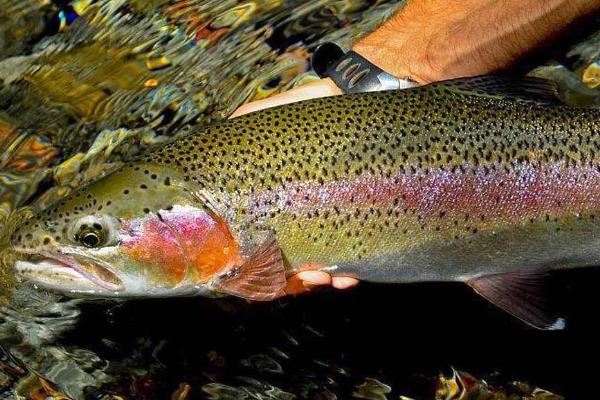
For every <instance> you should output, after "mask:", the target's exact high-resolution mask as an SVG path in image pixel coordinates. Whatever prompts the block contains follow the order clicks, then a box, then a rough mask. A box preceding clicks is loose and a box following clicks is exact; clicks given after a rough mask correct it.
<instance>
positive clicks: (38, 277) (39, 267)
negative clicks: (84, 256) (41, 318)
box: [14, 259, 107, 295]
mask: <svg viewBox="0 0 600 400" xmlns="http://www.w3.org/2000/svg"><path fill="white" fill-rule="evenodd" d="M14 270H15V272H16V274H17V276H18V277H19V278H22V279H24V280H27V281H29V282H30V283H32V284H33V285H34V286H38V287H41V288H43V289H48V290H52V291H59V292H63V293H69V294H73V295H98V294H100V293H102V294H103V295H106V291H107V290H106V288H103V287H102V286H99V285H97V284H96V283H94V282H93V281H91V280H89V279H87V278H86V277H85V276H84V275H83V274H81V273H80V272H78V271H77V270H75V269H73V268H71V267H69V266H67V265H65V264H62V263H60V262H58V261H54V260H50V259H44V260H41V261H38V262H31V261H17V262H16V263H15V265H14Z"/></svg>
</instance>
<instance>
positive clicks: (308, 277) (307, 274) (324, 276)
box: [296, 271, 331, 288]
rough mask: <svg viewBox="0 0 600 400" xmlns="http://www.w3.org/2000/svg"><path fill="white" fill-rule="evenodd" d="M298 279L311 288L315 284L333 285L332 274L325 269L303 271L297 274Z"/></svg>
mask: <svg viewBox="0 0 600 400" xmlns="http://www.w3.org/2000/svg"><path fill="white" fill-rule="evenodd" d="M296 275H297V276H298V279H300V280H302V283H303V284H304V286H306V287H308V288H310V287H314V286H324V285H326V286H329V285H331V275H329V274H328V273H327V272H323V271H302V272H298V273H297V274H296Z"/></svg>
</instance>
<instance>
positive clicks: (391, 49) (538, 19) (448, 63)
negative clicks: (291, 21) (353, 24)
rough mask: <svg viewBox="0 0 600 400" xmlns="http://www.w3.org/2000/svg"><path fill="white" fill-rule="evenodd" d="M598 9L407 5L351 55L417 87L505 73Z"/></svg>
mask: <svg viewBox="0 0 600 400" xmlns="http://www.w3.org/2000/svg"><path fill="white" fill-rule="evenodd" d="M599 9H600V0H530V1H526V0H460V1H448V0H409V2H408V4H407V5H406V6H405V7H404V8H403V9H402V10H401V11H400V12H399V13H398V14H397V15H395V16H394V17H392V19H391V20H389V21H388V22H387V23H385V24H384V25H383V26H381V27H380V28H378V29H377V30H376V31H374V32H373V33H371V34H369V35H367V36H366V37H365V38H363V39H362V40H360V41H359V42H358V43H357V44H356V45H355V46H354V50H355V51H357V52H358V53H360V54H362V55H363V56H365V57H366V58H367V59H369V60H370V61H372V62H373V63H375V64H376V65H378V66H380V67H382V68H383V69H385V70H386V71H388V72H390V73H393V74H394V75H396V76H398V77H407V76H408V77H411V78H412V79H414V80H416V81H418V82H420V83H428V82H433V81H439V80H444V79H451V78H456V77H460V76H473V75H481V74H486V73H491V72H494V71H498V70H502V69H505V68H508V67H510V66H511V65H512V64H513V63H514V62H515V61H517V60H518V59H519V58H520V57H521V56H522V55H523V54H525V53H527V52H528V51H530V50H531V49H533V48H537V47H539V46H540V45H541V44H543V43H547V42H548V41H551V40H552V39H553V38H555V37H556V36H557V35H559V34H560V33H561V32H563V31H564V30H565V29H567V28H568V27H569V26H571V25H572V24H574V23H576V22H577V21H578V20H579V19H580V18H581V17H583V16H586V15H589V14H590V13H592V12H594V11H596V10H599Z"/></svg>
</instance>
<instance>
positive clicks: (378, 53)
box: [231, 0, 600, 294]
mask: <svg viewBox="0 0 600 400" xmlns="http://www.w3.org/2000/svg"><path fill="white" fill-rule="evenodd" d="M599 10H600V0H530V1H523V0H462V1H450V2H449V1H447V0H412V1H409V2H408V4H407V5H406V6H405V7H404V8H403V9H402V10H400V11H399V12H398V13H397V14H396V15H394V16H393V17H392V18H391V19H390V20H388V21H387V22H386V23H385V24H383V25H382V26H380V27H379V28H377V29H376V30H375V31H373V32H371V33H370V34H368V35H367V36H365V37H364V38H362V39H361V40H359V41H358V42H357V43H356V44H355V45H354V46H353V48H352V50H354V51H355V52H357V53H359V54H361V55H362V56H363V57H365V58H366V59H368V60H369V61H370V62H372V63H373V64H375V65H377V66H379V67H380V68H382V69H384V70H385V71H387V72H389V73H391V74H393V75H395V76H397V77H399V78H410V79H412V80H414V81H416V82H418V83H419V84H426V83H431V82H436V81H440V80H446V79H452V78H458V77H465V76H476V75H484V74H489V73H494V72H498V71H502V70H506V69H508V68H510V67H511V66H513V65H514V64H515V63H517V62H518V61H519V60H520V59H522V58H523V57H524V56H525V55H526V54H528V53H530V52H531V51H532V50H534V49H538V48H540V47H542V46H544V45H545V44H548V43H552V41H553V40H554V39H556V38H557V37H558V36H560V35H561V34H563V33H564V32H565V31H567V30H569V28H571V27H573V26H574V25H576V24H577V22H579V21H581V20H582V18H584V17H586V16H589V15H590V14H592V13H594V12H596V11H599ZM340 94H342V92H341V90H340V89H339V88H338V87H337V86H336V85H335V84H334V83H333V81H332V80H331V79H329V78H326V79H320V80H318V81H315V82H311V83H309V84H306V85H303V86H300V87H297V88H294V89H292V90H289V91H287V92H284V93H281V94H278V95H276V96H273V97H270V98H267V99H264V100H259V101H255V102H251V103H248V104H245V105H243V106H241V107H240V108H238V109H237V110H236V111H235V112H234V113H233V114H232V115H231V117H232V118H234V117H237V116H240V115H243V114H247V113H250V112H254V111H257V110H261V109H264V108H270V107H274V106H278V105H282V104H288V103H293V102H297V101H302V100H308V99H312V98H317V97H326V96H336V95H340ZM357 283H358V281H357V280H356V279H353V278H349V277H334V278H332V277H331V276H329V274H327V273H325V272H319V271H312V270H311V266H310V265H307V266H306V271H303V272H300V273H298V274H296V275H295V276H293V277H292V278H290V279H289V281H288V287H287V290H286V292H287V293H289V294H295V293H301V292H304V291H307V290H311V289H313V288H314V287H318V286H328V285H331V286H333V287H335V288H338V289H346V288H349V287H352V286H354V285H356V284H357Z"/></svg>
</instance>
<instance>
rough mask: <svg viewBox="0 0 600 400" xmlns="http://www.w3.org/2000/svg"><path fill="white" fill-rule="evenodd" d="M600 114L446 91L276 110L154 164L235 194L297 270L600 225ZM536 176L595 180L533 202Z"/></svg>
mask: <svg viewBox="0 0 600 400" xmlns="http://www.w3.org/2000/svg"><path fill="white" fill-rule="evenodd" d="M596 116H597V111H596V110H588V109H577V108H567V107H565V106H563V105H560V104H558V103H557V104H553V103H552V102H550V103H546V102H535V101H526V100H514V99H511V98H508V97H506V96H489V95H481V94H480V93H477V92H475V91H467V90H461V89H455V88H454V87H453V85H452V84H440V85H431V86H429V87H426V88H421V89H418V90H409V91H401V92H400V91H399V92H384V93H376V94H367V95H364V94H359V95H352V96H345V97H339V98H338V97H332V98H325V99H317V100H313V101H310V102H307V103H301V104H296V105H290V106H287V107H285V108H281V109H272V110H265V111H262V112H260V113H256V114H253V115H250V116H248V117H245V118H239V119H235V120H231V121H228V122H227V123H224V124H219V125H216V126H214V127H212V128H211V129H209V130H208V131H207V132H206V133H203V134H201V135H195V136H190V137H187V138H185V139H182V140H180V141H178V142H175V143H173V144H171V145H169V146H166V147H164V148H163V149H161V150H159V151H157V152H156V153H153V154H151V155H148V156H146V157H144V158H143V159H142V160H143V161H144V162H146V163H158V164H162V165H165V166H167V167H169V168H177V169H178V170H180V171H182V173H183V177H184V180H185V181H186V182H190V183H191V184H192V185H193V186H194V187H196V186H197V187H199V188H201V189H205V190H208V191H211V192H212V193H214V197H215V198H216V199H225V200H224V201H222V204H221V205H220V206H222V207H223V208H231V207H234V208H235V209H236V214H237V215H238V217H236V218H235V220H236V221H235V222H237V223H238V224H239V228H238V229H241V230H242V231H246V233H247V231H248V230H250V231H252V230H255V229H256V226H261V227H266V228H267V229H271V230H273V231H275V232H276V233H277V238H278V241H279V243H280V244H281V246H282V248H283V250H284V253H285V254H286V256H287V258H288V260H290V262H291V263H292V264H295V265H300V264H301V263H302V262H307V261H315V260H316V261H319V262H323V263H336V264H341V263H343V262H344V261H346V260H353V259H368V258H370V257H376V256H377V255H381V254H383V253H390V252H398V251H403V250H407V249H412V248H416V247H420V246H423V245H425V244H426V243H431V242H435V241H439V240H448V239H451V240H457V241H461V242H464V241H465V240H466V244H467V245H468V243H473V241H474V237H476V236H477V235H485V234H486V233H487V232H489V231H490V230H498V229H504V227H505V226H509V225H513V224H516V225H517V226H519V225H521V224H523V223H524V222H523V221H528V222H529V223H530V224H531V227H530V228H531V229H532V230H534V229H539V226H538V225H549V226H551V227H552V229H553V230H555V228H556V227H557V226H560V225H561V223H563V222H565V223H566V222H568V221H569V220H570V218H571V217H573V216H578V217H579V218H581V216H582V215H584V214H586V213H587V214H586V217H587V218H592V216H593V215H595V212H596V211H597V208H598V205H600V203H599V202H598V194H599V191H600V185H599V183H600V180H598V179H599V176H598V159H597V154H596V153H597V151H598V149H600V137H599V136H598V134H597V132H598V131H597V129H598V123H597V121H596ZM561 174H562V176H561ZM534 175H535V179H538V180H540V182H541V185H542V186H544V185H545V186H546V187H547V188H552V187H554V188H558V187H559V186H560V185H565V184H566V183H567V182H566V181H565V180H566V179H571V180H575V181H576V180H580V181H582V182H583V181H584V182H585V183H586V184H587V185H589V186H587V187H582V185H581V184H576V183H573V184H572V185H568V188H569V191H568V192H567V191H561V192H560V193H557V194H556V195H555V196H550V195H549V193H546V195H547V197H546V199H544V198H539V197H540V196H531V194H532V193H533V190H540V187H539V185H538V186H531V185H529V186H528V185H527V183H526V180H527V179H528V178H531V179H534ZM473 179H476V181H475V182H471V183H468V181H469V180H473ZM544 182H545V183H544ZM477 185H479V186H477ZM519 185H524V186H523V188H522V190H518V187H519ZM478 187H479V190H480V191H481V190H484V189H482V188H490V187H493V188H496V189H494V190H487V192H489V193H492V192H493V193H494V194H495V196H496V198H495V199H491V200H492V201H486V202H484V200H489V199H477V198H474V197H473V196H475V195H476V193H475V192H476V191H477V188H478ZM444 190H445V191H447V193H445V195H443V194H442V193H440V191H444ZM528 190H530V191H529V192H528ZM577 191H579V192H583V193H579V192H577ZM469 195H470V196H471V197H468V196H469ZM465 196H466V197H465ZM561 196H562V197H561ZM232 197H235V198H236V199H237V200H236V201H235V202H233V203H231V202H230V201H229V199H231V198H232ZM511 197H512V199H513V200H515V201H512V202H511V201H509V200H510V198H511ZM532 197H536V198H532ZM552 197H558V199H555V201H557V202H560V200H561V198H562V200H563V203H564V204H562V206H561V205H559V204H558V203H556V204H551V201H549V200H548V199H550V198H552ZM442 200H443V201H442ZM522 201H531V202H535V203H536V204H537V206H536V207H533V206H530V207H529V208H527V207H526V205H525V206H524V205H523V204H521V203H522ZM459 206H460V207H459ZM518 208H527V209H526V210H522V212H518V211H519V210H518ZM547 216H551V217H550V218H547ZM532 219H533V222H530V221H531V220H532ZM582 224H584V223H583V222H582ZM461 245H463V244H462V243H461ZM357 275H358V276H360V275H361V274H357Z"/></svg>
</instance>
